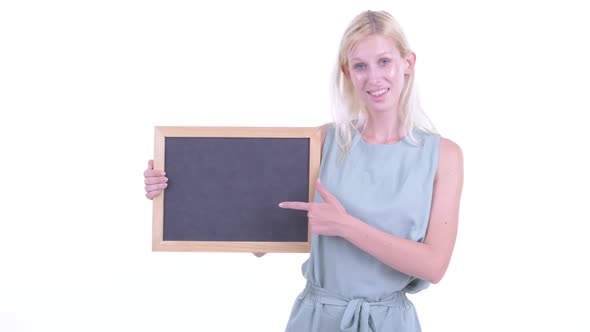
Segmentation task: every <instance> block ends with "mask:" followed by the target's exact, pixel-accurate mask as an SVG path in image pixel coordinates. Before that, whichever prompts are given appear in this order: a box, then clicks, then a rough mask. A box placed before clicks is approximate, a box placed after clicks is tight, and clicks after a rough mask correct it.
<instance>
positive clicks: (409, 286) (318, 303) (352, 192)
mask: <svg viewBox="0 0 590 332" xmlns="http://www.w3.org/2000/svg"><path fill="white" fill-rule="evenodd" d="M413 134H414V137H415V138H417V139H418V141H419V142H420V144H418V145H413V144H411V143H410V142H409V138H408V137H407V136H406V137H404V138H403V139H402V140H400V141H398V142H396V143H393V144H369V143H367V142H365V141H364V139H363V138H362V137H361V134H360V133H359V131H358V130H357V129H353V137H352V145H351V148H350V151H349V154H348V156H347V157H346V159H344V161H343V162H341V163H338V154H339V148H338V145H337V144H336V137H335V128H334V127H333V125H330V126H328V128H327V133H326V138H325V141H324V146H323V148H322V158H321V166H320V174H319V177H320V180H321V182H322V184H323V185H324V187H326V189H327V190H328V191H329V192H330V193H332V194H333V195H334V196H335V197H336V198H337V199H338V200H339V201H340V203H341V204H342V205H343V206H344V208H345V209H346V211H347V213H348V214H350V215H352V216H353V217H355V218H357V219H360V220H362V221H363V222H365V223H367V224H369V225H371V226H373V227H375V228H378V229H380V230H382V231H385V232H387V233H390V234H393V235H395V236H398V237H402V238H405V239H409V240H412V241H417V242H423V241H424V238H425V235H426V230H427V228H428V220H429V216H430V206H431V202H432V190H433V185H434V177H435V174H436V170H437V166H438V156H439V153H438V150H439V144H440V136H439V135H436V134H429V133H426V132H424V131H422V130H419V129H416V130H414V132H413ZM314 197H315V198H314V200H315V202H323V200H322V198H321V196H320V195H319V194H318V193H317V192H316V194H315V195H314ZM302 272H303V276H304V277H305V278H306V279H307V286H306V287H305V289H304V291H303V292H302V293H301V294H300V295H299V296H298V298H297V300H296V302H295V304H294V306H293V309H292V312H291V317H290V319H289V323H288V324H287V331H322V332H330V331H366V332H377V331H398V332H406V331H420V324H419V322H418V319H417V316H416V313H415V310H414V307H413V305H412V303H411V302H410V301H409V300H408V299H407V298H406V296H405V294H406V293H416V292H419V291H421V290H423V289H424V288H426V287H428V286H429V283H428V282H427V281H425V280H421V279H418V278H415V277H412V276H410V275H407V274H404V273H401V272H399V271H396V270H394V269H392V268H391V267H389V266H387V265H385V264H384V263H382V262H381V261H379V260H378V259H376V258H374V257H373V256H371V255H369V254H368V253H366V252H364V251H363V250H361V249H359V248H358V247H356V246H355V245H353V244H352V243H350V242H348V241H347V240H345V239H343V238H341V237H336V236H323V235H317V234H312V239H311V250H310V255H309V258H308V259H307V261H305V263H303V265H302Z"/></svg>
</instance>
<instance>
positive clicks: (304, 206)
mask: <svg viewBox="0 0 590 332" xmlns="http://www.w3.org/2000/svg"><path fill="white" fill-rule="evenodd" d="M309 205H310V204H309V203H307V202H281V203H279V207H282V208H283V209H295V210H305V211H309Z"/></svg>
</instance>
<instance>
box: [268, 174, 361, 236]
mask: <svg viewBox="0 0 590 332" xmlns="http://www.w3.org/2000/svg"><path fill="white" fill-rule="evenodd" d="M315 189H316V191H317V192H318V193H319V194H320V196H321V197H322V198H323V199H324V203H316V202H312V203H309V202H281V203H280V204H279V206H280V207H282V208H285V209H295V210H306V211H307V217H308V219H309V227H310V230H311V232H312V233H315V234H318V235H327V236H342V235H343V233H344V231H345V230H346V229H347V226H349V225H350V224H351V220H350V215H349V214H348V213H346V210H345V209H344V207H343V206H342V204H340V202H339V201H338V199H337V198H336V197H335V196H334V195H332V194H331V193H330V192H328V190H326V188H325V187H324V186H323V185H322V184H321V183H320V180H319V179H318V180H317V181H316V185H315Z"/></svg>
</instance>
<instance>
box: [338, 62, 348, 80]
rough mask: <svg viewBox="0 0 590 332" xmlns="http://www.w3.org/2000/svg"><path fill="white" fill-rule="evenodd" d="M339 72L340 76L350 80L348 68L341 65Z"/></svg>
mask: <svg viewBox="0 0 590 332" xmlns="http://www.w3.org/2000/svg"><path fill="white" fill-rule="evenodd" d="M340 70H341V71H342V74H344V77H346V78H348V79H350V73H349V72H348V68H347V67H346V66H345V65H341V66H340Z"/></svg>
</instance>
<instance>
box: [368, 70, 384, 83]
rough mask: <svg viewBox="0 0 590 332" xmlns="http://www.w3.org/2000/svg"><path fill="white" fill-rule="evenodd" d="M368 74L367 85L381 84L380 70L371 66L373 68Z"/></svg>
mask: <svg viewBox="0 0 590 332" xmlns="http://www.w3.org/2000/svg"><path fill="white" fill-rule="evenodd" d="M368 72H369V73H368V74H369V77H368V78H369V83H371V84H378V83H381V76H382V73H381V70H380V68H378V67H375V66H373V67H371V68H369V70H368Z"/></svg>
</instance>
